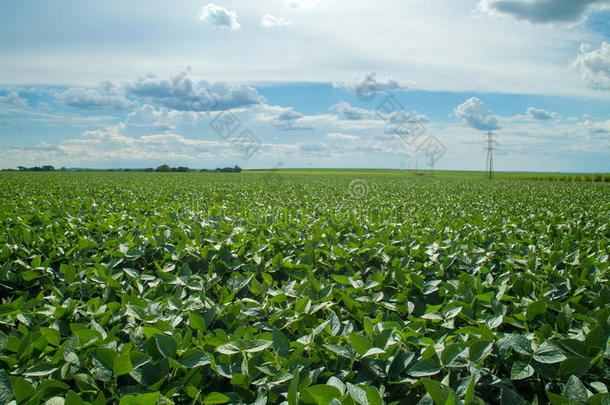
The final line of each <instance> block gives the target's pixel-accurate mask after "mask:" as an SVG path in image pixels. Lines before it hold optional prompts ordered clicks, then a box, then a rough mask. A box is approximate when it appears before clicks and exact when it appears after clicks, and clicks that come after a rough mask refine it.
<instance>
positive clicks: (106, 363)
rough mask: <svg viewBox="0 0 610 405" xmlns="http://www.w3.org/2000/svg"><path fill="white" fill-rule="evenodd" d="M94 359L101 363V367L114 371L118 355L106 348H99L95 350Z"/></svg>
mask: <svg viewBox="0 0 610 405" xmlns="http://www.w3.org/2000/svg"><path fill="white" fill-rule="evenodd" d="M94 357H95V358H96V359H97V360H98V361H99V362H100V363H101V365H102V366H103V367H104V368H106V369H107V370H110V371H112V369H113V368H114V360H115V359H116V357H117V353H116V352H115V351H114V350H112V349H108V348H106V347H98V348H97V349H95V352H94Z"/></svg>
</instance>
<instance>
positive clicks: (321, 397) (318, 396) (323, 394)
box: [301, 384, 341, 405]
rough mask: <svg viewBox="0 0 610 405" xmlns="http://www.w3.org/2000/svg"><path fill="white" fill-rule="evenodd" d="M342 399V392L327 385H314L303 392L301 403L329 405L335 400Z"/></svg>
mask: <svg viewBox="0 0 610 405" xmlns="http://www.w3.org/2000/svg"><path fill="white" fill-rule="evenodd" d="M339 397H341V392H340V391H339V390H338V389H337V388H336V387H333V386H330V385H326V384H318V385H312V386H310V387H307V388H305V389H304V390H303V391H301V402H303V403H304V404H317V405H328V404H330V403H331V402H332V400H333V399H334V398H339Z"/></svg>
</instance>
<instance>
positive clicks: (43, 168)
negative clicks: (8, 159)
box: [17, 165, 67, 172]
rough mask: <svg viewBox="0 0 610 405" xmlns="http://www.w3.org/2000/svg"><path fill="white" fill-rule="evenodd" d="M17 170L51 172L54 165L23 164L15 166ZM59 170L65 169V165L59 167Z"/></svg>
mask: <svg viewBox="0 0 610 405" xmlns="http://www.w3.org/2000/svg"><path fill="white" fill-rule="evenodd" d="M17 170H19V171H20V172H52V171H54V170H55V167H53V166H51V165H45V166H34V167H25V166H17ZM59 170H61V171H65V170H67V169H66V168H65V167H62V168H61V169H59Z"/></svg>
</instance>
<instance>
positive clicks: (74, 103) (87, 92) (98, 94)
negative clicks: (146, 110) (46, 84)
mask: <svg viewBox="0 0 610 405" xmlns="http://www.w3.org/2000/svg"><path fill="white" fill-rule="evenodd" d="M55 98H56V99H57V100H58V101H59V102H60V103H61V104H63V105H65V106H66V107H74V108H81V109H83V110H125V109H131V108H135V107H137V106H138V103H137V102H135V101H131V100H128V99H127V98H125V96H124V95H122V94H118V93H116V92H115V91H110V92H104V91H100V90H96V89H85V88H80V87H73V88H70V89H67V90H64V91H62V92H59V93H56V94H55Z"/></svg>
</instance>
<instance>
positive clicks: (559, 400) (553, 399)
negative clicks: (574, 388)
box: [546, 392, 572, 405]
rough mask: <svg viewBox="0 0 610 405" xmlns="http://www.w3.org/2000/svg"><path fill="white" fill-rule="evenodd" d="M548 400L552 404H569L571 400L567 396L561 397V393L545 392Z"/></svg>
mask: <svg viewBox="0 0 610 405" xmlns="http://www.w3.org/2000/svg"><path fill="white" fill-rule="evenodd" d="M546 396H547V398H548V399H549V402H550V403H551V404H553V405H571V404H572V401H570V400H569V399H568V398H565V397H562V396H561V395H557V394H553V393H552V392H547V393H546Z"/></svg>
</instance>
